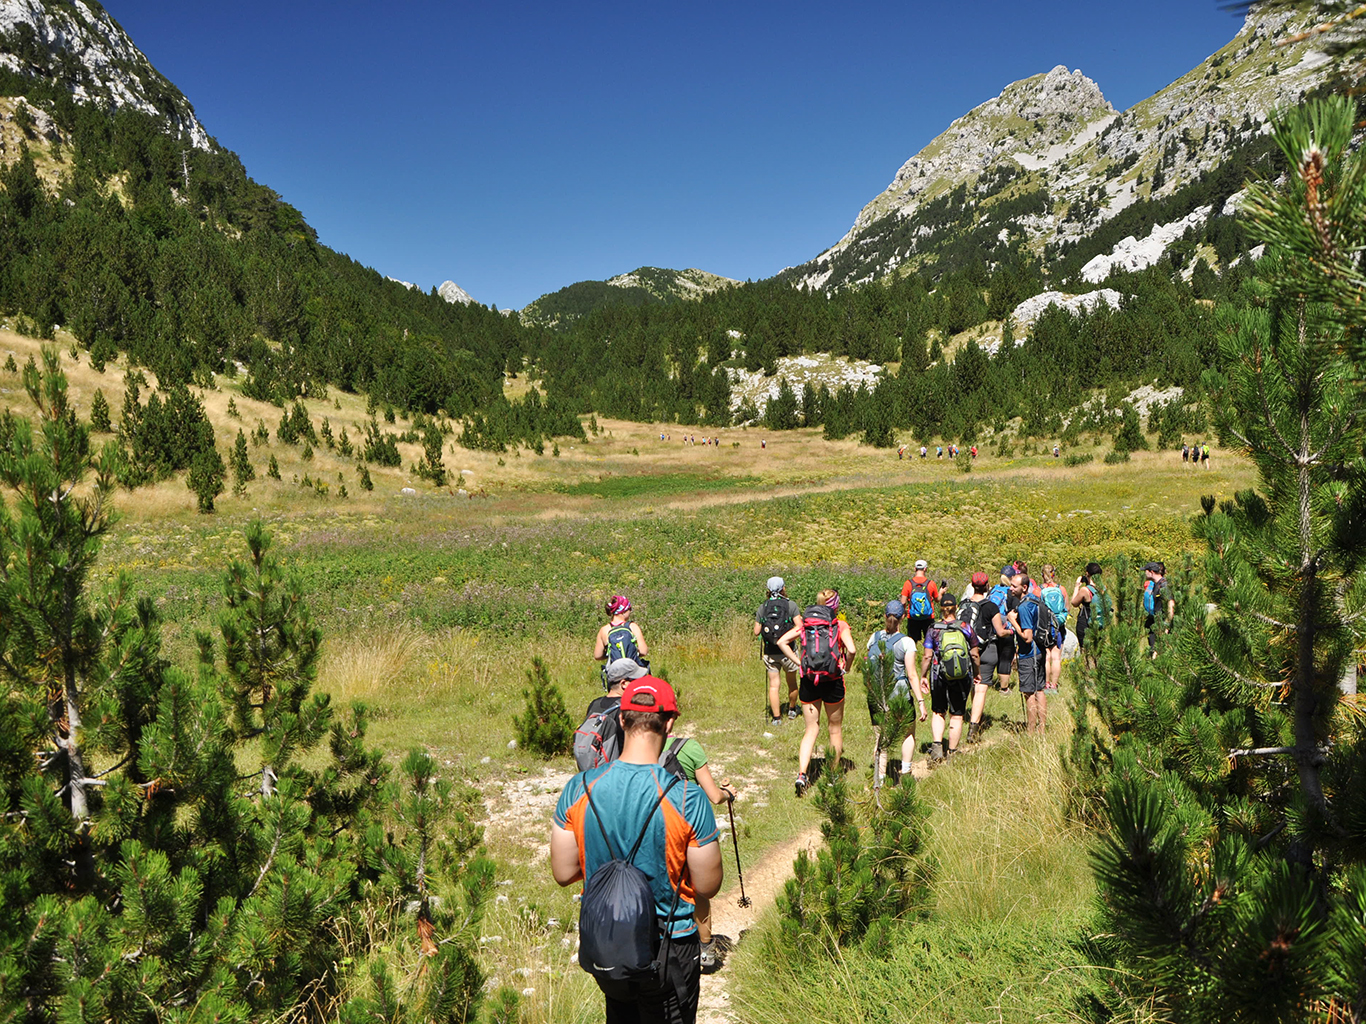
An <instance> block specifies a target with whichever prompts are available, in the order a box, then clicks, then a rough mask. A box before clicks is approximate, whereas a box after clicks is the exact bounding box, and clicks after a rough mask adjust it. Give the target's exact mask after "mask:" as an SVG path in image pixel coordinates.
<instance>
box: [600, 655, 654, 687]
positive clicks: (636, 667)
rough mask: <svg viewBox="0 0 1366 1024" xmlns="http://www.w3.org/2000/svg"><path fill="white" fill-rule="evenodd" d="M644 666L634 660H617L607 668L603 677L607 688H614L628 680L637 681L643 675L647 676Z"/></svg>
mask: <svg viewBox="0 0 1366 1024" xmlns="http://www.w3.org/2000/svg"><path fill="white" fill-rule="evenodd" d="M648 674H649V673H648V670H647V669H646V668H645V666H643V665H641V664H639V663H638V662H637V661H636V660H635V658H618V659H617V660H616V661H614V662H612V663H611V664H610V665H608V666H607V669H606V672H605V676H606V678H607V685H608V686H616V685H617V684H618V683H624V682H626V681H627V680H629V679H639V678H640V677H641V676H643V675H648Z"/></svg>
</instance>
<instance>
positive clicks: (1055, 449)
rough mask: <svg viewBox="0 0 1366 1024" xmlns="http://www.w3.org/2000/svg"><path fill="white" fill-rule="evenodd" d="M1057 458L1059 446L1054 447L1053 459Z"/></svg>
mask: <svg viewBox="0 0 1366 1024" xmlns="http://www.w3.org/2000/svg"><path fill="white" fill-rule="evenodd" d="M1057 457H1058V446H1057V445H1054V446H1053V458H1055V459H1056V458H1057Z"/></svg>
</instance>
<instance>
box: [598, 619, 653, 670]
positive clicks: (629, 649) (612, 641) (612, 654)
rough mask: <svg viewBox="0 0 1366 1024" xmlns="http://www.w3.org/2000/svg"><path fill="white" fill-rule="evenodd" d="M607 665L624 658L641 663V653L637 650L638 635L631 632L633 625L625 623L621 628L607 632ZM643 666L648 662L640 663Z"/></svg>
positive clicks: (615, 627)
mask: <svg viewBox="0 0 1366 1024" xmlns="http://www.w3.org/2000/svg"><path fill="white" fill-rule="evenodd" d="M606 651H607V663H608V664H609V665H610V664H611V663H612V662H614V661H620V660H621V659H622V658H630V659H631V660H632V661H640V651H639V650H638V649H637V648H636V635H635V634H634V633H632V632H631V624H630V623H629V622H623V623H622V624H621V625H620V626H613V627H612V628H611V629H610V630H608V632H607V648H606ZM640 663H641V664H642V665H644V664H648V663H647V662H643V661H642V662H640Z"/></svg>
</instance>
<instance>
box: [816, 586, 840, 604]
mask: <svg viewBox="0 0 1366 1024" xmlns="http://www.w3.org/2000/svg"><path fill="white" fill-rule="evenodd" d="M838 594H839V591H837V590H832V589H830V588H828V587H827V588H826V589H825V590H822V591H821V592H820V593H819V594H817V595H816V603H817V604H825V602H827V601H829V600H830V599H831V598H832V597H836V596H838Z"/></svg>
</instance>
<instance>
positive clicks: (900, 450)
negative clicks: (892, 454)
mask: <svg viewBox="0 0 1366 1024" xmlns="http://www.w3.org/2000/svg"><path fill="white" fill-rule="evenodd" d="M905 457H906V446H905V445H904V444H903V445H902V446H901V447H900V448H898V449H897V450H896V461H897V462H900V461H901V460H902V459H904V458H905Z"/></svg>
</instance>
